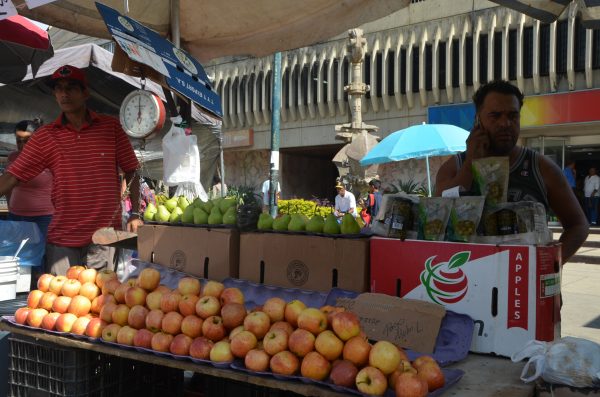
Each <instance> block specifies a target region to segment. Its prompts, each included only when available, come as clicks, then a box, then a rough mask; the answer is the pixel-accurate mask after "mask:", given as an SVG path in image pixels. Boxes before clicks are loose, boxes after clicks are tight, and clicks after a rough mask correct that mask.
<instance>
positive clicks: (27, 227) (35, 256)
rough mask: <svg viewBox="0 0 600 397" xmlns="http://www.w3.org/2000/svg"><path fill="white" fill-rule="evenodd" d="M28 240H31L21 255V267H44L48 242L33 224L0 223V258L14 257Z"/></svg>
mask: <svg viewBox="0 0 600 397" xmlns="http://www.w3.org/2000/svg"><path fill="white" fill-rule="evenodd" d="M26 238H27V239H29V240H27V244H25V246H24V247H23V249H22V250H21V252H20V253H19V265H21V266H40V265H42V258H43V257H44V252H45V251H46V241H44V238H43V236H42V233H41V232H40V229H39V228H38V225H36V224H35V223H33V222H17V221H0V256H13V255H14V254H15V252H16V251H17V248H19V244H21V241H23V240H25V239H26Z"/></svg>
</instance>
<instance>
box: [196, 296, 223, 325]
mask: <svg viewBox="0 0 600 397" xmlns="http://www.w3.org/2000/svg"><path fill="white" fill-rule="evenodd" d="M220 311H221V302H219V299H218V298H216V297H214V296H212V295H208V296H203V297H202V298H200V299H199V300H198V302H196V314H197V315H198V316H199V317H200V318H202V319H207V318H208V317H210V316H217V315H219V313H220Z"/></svg>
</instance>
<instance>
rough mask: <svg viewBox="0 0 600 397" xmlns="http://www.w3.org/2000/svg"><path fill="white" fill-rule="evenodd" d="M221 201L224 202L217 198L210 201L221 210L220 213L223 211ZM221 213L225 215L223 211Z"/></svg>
mask: <svg viewBox="0 0 600 397" xmlns="http://www.w3.org/2000/svg"><path fill="white" fill-rule="evenodd" d="M221 201H223V198H222V197H217V198H214V199H212V200H209V202H210V203H212V206H213V207H217V208H218V209H219V211H221ZM211 210H212V208H211ZM221 213H223V211H221Z"/></svg>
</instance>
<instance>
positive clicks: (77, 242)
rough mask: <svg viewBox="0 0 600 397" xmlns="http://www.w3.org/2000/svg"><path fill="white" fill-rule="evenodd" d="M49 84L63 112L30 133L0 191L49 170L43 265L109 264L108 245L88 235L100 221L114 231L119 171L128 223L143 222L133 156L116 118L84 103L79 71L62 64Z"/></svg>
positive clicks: (58, 269) (62, 268)
mask: <svg viewBox="0 0 600 397" xmlns="http://www.w3.org/2000/svg"><path fill="white" fill-rule="evenodd" d="M48 84H49V85H50V87H51V88H52V90H53V92H54V97H55V99H56V101H57V103H58V106H59V107H60V109H61V111H62V112H61V114H60V115H59V116H58V118H57V119H56V120H55V121H54V122H52V123H50V124H47V125H45V126H43V127H41V128H40V129H39V130H38V131H36V133H35V134H34V135H32V137H31V139H30V140H29V142H28V143H27V145H26V146H25V148H24V149H23V151H22V152H21V154H19V157H18V158H17V159H16V160H15V162H14V163H12V164H11V165H10V166H9V167H8V168H7V170H6V172H5V173H4V174H2V175H1V176H0V195H3V194H6V193H7V192H9V191H10V190H11V189H13V188H14V187H15V186H17V185H20V184H22V183H26V182H29V181H31V180H32V179H33V178H35V177H36V176H38V175H39V174H41V173H42V172H43V171H44V170H45V169H49V170H50V171H51V172H52V175H53V176H54V180H53V183H54V185H53V190H52V200H53V203H54V216H53V217H52V221H51V223H50V226H49V228H48V244H47V245H46V261H47V262H46V269H45V271H46V272H49V273H52V274H56V275H58V274H60V275H64V274H66V271H67V269H68V268H69V267H70V266H72V265H85V266H88V267H92V268H95V269H103V268H106V267H109V266H110V267H109V268H112V267H113V266H114V263H115V249H114V248H111V247H106V246H100V245H96V244H93V243H92V235H93V234H94V232H95V231H96V230H98V229H100V228H102V227H114V228H115V229H121V197H120V192H121V186H120V185H119V174H118V170H119V169H121V170H123V172H124V173H125V179H126V181H127V184H128V185H129V184H130V181H131V185H130V187H131V203H132V212H131V216H130V217H129V219H128V222H127V229H128V230H129V231H132V232H135V231H136V230H137V227H138V225H140V224H142V221H141V220H140V216H139V178H138V176H137V169H138V167H139V163H138V160H137V158H136V157H135V153H134V151H133V148H132V146H131V143H130V142H129V139H128V138H127V135H125V132H124V131H123V128H122V127H121V125H120V123H119V120H117V119H116V118H114V117H110V116H105V115H100V114H97V113H95V112H93V111H91V110H90V109H88V108H87V106H86V101H87V99H88V98H89V96H90V92H89V90H88V86H87V81H86V78H85V74H84V73H83V71H82V70H80V69H78V68H76V67H73V66H70V65H65V66H61V67H59V68H58V69H57V70H56V71H55V72H54V73H53V74H52V75H51V77H50V78H49V81H48Z"/></svg>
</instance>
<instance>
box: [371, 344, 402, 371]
mask: <svg viewBox="0 0 600 397" xmlns="http://www.w3.org/2000/svg"><path fill="white" fill-rule="evenodd" d="M400 359H401V358H400V352H399V351H398V348H397V347H396V345H394V344H393V343H391V342H388V341H385V340H380V341H379V342H377V343H375V344H374V345H373V347H371V351H370V352H369V365H370V366H371V367H375V368H377V369H379V370H380V371H381V372H383V374H384V375H386V376H387V375H389V374H391V373H392V372H394V371H395V370H396V368H398V365H399V364H400Z"/></svg>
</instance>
